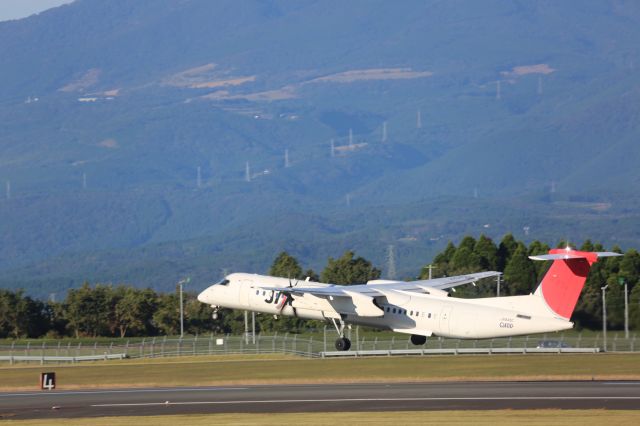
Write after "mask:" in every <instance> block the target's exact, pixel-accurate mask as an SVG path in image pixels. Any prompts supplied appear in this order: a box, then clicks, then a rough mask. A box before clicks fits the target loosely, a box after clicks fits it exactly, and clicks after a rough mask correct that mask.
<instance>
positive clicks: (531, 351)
mask: <svg viewBox="0 0 640 426" xmlns="http://www.w3.org/2000/svg"><path fill="white" fill-rule="evenodd" d="M597 352H600V348H460V349H456V348H453V349H390V350H376V351H328V352H320V357H321V358H336V357H338V358H339V357H361V356H394V355H465V354H466V355H470V354H477V355H491V354H540V353H547V354H561V353H574V354H575V353H597Z"/></svg>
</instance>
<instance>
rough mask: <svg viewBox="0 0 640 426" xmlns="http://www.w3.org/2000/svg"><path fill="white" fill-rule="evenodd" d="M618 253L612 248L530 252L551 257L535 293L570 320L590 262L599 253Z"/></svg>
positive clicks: (594, 259) (589, 267) (560, 314)
mask: <svg viewBox="0 0 640 426" xmlns="http://www.w3.org/2000/svg"><path fill="white" fill-rule="evenodd" d="M605 256H621V255H620V254H619V253H611V252H597V253H596V252H586V251H577V250H571V249H569V248H567V249H553V250H550V251H549V254H546V255H541V256H530V258H531V259H533V260H553V263H552V264H551V268H549V271H548V272H547V273H546V275H545V276H544V278H543V279H542V282H541V283H540V286H539V287H538V289H537V290H536V294H538V295H540V296H542V297H543V298H544V300H545V302H546V303H547V305H548V306H549V308H551V309H552V310H553V312H555V313H556V314H558V315H559V316H561V317H562V318H565V319H566V320H569V318H571V314H572V313H573V310H574V309H575V307H576V303H578V297H580V292H581V291H582V287H584V283H585V281H586V280H587V275H589V270H590V269H591V265H592V264H594V263H595V262H597V261H598V257H605Z"/></svg>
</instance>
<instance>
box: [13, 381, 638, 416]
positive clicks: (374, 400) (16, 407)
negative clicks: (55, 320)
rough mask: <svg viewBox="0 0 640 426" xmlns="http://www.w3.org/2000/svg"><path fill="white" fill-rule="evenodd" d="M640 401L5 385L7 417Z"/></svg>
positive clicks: (494, 391) (557, 391)
mask: <svg viewBox="0 0 640 426" xmlns="http://www.w3.org/2000/svg"><path fill="white" fill-rule="evenodd" d="M536 408H563V409H569V408H573V409H590V408H606V409H634V410H637V409H640V382H631V381H628V382H625V381H607V382H605V381H603V382H598V381H590V382H462V383H461V382H456V383H393V384H385V383H375V384H323V385H273V386H267V385H263V386H236V387H231V386H229V387H195V388H155V389H105V390H78V391H56V390H54V391H42V392H14V393H10V392H5V393H0V419H36V418H39V419H54V418H70V417H102V416H141V415H163V414H193V413H233V412H243V413H272V412H275V413H281V412H330V411H334V412H345V411H399V410H411V411H414V410H495V409H536Z"/></svg>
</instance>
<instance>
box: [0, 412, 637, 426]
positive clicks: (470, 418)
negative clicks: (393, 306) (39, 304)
mask: <svg viewBox="0 0 640 426" xmlns="http://www.w3.org/2000/svg"><path fill="white" fill-rule="evenodd" d="M560 422H561V423H562V424H563V425H578V426H588V425H601V424H603V423H607V424H615V425H636V424H638V423H639V422H640V410H638V411H632V410H629V411H623V410H620V411H611V410H495V411H430V412H428V413H427V412H421V411H398V412H365V413H361V412H351V413H281V414H271V413H269V414H241V413H232V414H211V415H183V416H149V417H102V418H91V419H83V418H80V419H57V420H50V419H47V420H22V421H12V420H8V421H5V424H8V425H20V426H36V425H53V426H57V425H65V426H84V425H86V424H92V425H95V426H128V425H131V424H134V423H135V424H136V425H139V426H144V425H154V426H155V425H157V426H165V425H166V426H174V425H177V424H178V425H180V424H184V425H186V424H188V425H194V426H198V425H248V424H261V425H274V426H280V425H283V424H305V425H326V424H365V423H366V424H368V425H371V424H373V425H383V424H384V425H388V424H434V425H435V424H437V425H457V424H475V425H492V426H493V425H496V424H501V425H503V424H514V425H540V426H547V425H550V424H558V423H560Z"/></svg>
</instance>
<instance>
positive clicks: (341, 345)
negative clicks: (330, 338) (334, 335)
mask: <svg viewBox="0 0 640 426" xmlns="http://www.w3.org/2000/svg"><path fill="white" fill-rule="evenodd" d="M349 348H351V340H349V339H347V338H346V337H341V338H339V339H338V340H336V349H337V350H339V351H348V350H349Z"/></svg>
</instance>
